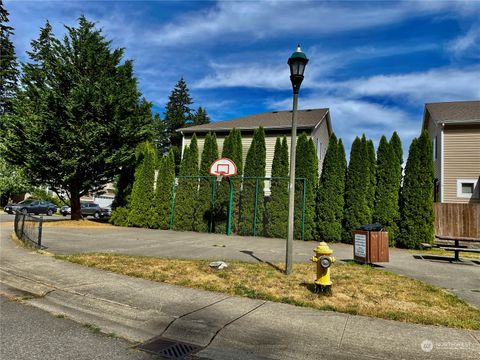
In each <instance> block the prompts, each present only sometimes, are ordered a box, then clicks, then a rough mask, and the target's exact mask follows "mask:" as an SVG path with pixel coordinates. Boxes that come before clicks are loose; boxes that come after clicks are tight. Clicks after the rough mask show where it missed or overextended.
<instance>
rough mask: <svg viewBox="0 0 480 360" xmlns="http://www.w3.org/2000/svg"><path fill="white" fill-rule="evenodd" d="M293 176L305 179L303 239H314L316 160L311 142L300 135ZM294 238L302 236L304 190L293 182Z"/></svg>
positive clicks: (298, 182)
mask: <svg viewBox="0 0 480 360" xmlns="http://www.w3.org/2000/svg"><path fill="white" fill-rule="evenodd" d="M296 159H297V160H296V163H295V175H296V177H297V178H305V179H306V189H305V220H304V221H305V222H304V239H305V240H313V239H315V238H316V226H315V207H316V202H315V199H316V194H317V185H318V158H317V152H316V150H315V144H314V143H313V140H312V139H311V138H310V139H309V138H308V136H307V134H306V133H302V134H301V135H300V136H299V137H298V140H297V149H296ZM295 185H296V186H295V189H296V191H295V204H296V205H295V231H294V233H295V238H296V239H301V236H302V205H303V200H304V194H303V192H304V188H303V183H302V182H301V181H295Z"/></svg>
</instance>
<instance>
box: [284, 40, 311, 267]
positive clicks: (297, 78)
mask: <svg viewBox="0 0 480 360" xmlns="http://www.w3.org/2000/svg"><path fill="white" fill-rule="evenodd" d="M307 63H308V59H307V56H306V55H305V54H304V53H303V52H302V49H300V45H298V47H297V50H296V51H295V52H294V53H293V54H292V56H290V58H289V59H288V65H289V66H290V81H291V82H292V88H293V111H292V137H291V143H290V182H289V184H288V233H287V251H286V253H287V254H286V260H285V263H286V266H285V273H286V274H287V275H288V274H291V273H292V253H293V230H294V221H293V213H294V208H295V153H296V147H297V106H298V92H299V91H300V85H301V84H302V81H303V72H304V71H305V66H306V65H307Z"/></svg>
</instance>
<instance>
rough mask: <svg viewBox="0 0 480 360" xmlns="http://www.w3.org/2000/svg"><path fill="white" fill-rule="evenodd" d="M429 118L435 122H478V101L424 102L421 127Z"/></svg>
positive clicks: (479, 120) (479, 122) (479, 113)
mask: <svg viewBox="0 0 480 360" xmlns="http://www.w3.org/2000/svg"><path fill="white" fill-rule="evenodd" d="M427 112H428V114H429V115H430V117H429V119H430V120H432V121H433V122H435V124H437V125H439V124H480V101H478V100H476V101H455V102H441V103H428V104H425V113H424V116H423V127H424V128H426V127H427V126H428V124H427V123H426V121H427Z"/></svg>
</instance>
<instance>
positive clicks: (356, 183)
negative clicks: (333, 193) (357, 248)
mask: <svg viewBox="0 0 480 360" xmlns="http://www.w3.org/2000/svg"><path fill="white" fill-rule="evenodd" d="M363 138H364V137H363ZM363 138H362V140H360V139H359V138H358V137H356V138H355V140H354V141H353V143H352V148H351V151H350V162H349V164H348V170H347V177H346V180H345V210H344V216H345V218H344V235H343V240H344V241H345V242H351V241H352V231H353V230H355V229H356V228H358V227H359V226H361V225H364V224H368V223H369V222H370V219H371V212H370V208H369V206H368V201H367V196H366V195H367V193H368V189H369V186H370V175H369V166H368V162H369V160H368V152H367V147H366V141H363Z"/></svg>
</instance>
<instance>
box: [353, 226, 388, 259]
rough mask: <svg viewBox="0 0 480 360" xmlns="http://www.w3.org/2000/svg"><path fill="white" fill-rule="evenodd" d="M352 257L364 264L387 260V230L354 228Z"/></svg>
mask: <svg viewBox="0 0 480 360" xmlns="http://www.w3.org/2000/svg"><path fill="white" fill-rule="evenodd" d="M353 258H354V259H355V260H356V261H358V262H362V263H364V264H372V263H381V262H388V261H389V253H388V232H387V231H383V230H381V231H369V230H354V231H353Z"/></svg>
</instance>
